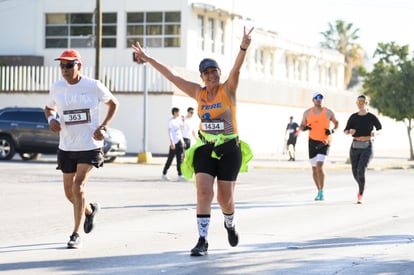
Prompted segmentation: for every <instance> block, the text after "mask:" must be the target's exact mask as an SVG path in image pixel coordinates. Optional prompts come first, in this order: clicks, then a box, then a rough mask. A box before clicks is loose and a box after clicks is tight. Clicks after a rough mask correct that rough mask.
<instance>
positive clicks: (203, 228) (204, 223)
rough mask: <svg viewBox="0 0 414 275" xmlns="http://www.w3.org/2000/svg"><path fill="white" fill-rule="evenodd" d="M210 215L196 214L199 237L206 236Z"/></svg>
mask: <svg viewBox="0 0 414 275" xmlns="http://www.w3.org/2000/svg"><path fill="white" fill-rule="evenodd" d="M209 225H210V215H197V227H198V234H199V235H200V237H203V238H205V239H206V238H207V234H208V227H209Z"/></svg>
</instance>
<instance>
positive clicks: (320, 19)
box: [235, 0, 414, 57]
mask: <svg viewBox="0 0 414 275" xmlns="http://www.w3.org/2000/svg"><path fill="white" fill-rule="evenodd" d="M235 3H236V5H240V8H241V9H244V8H246V9H247V10H248V11H249V12H250V13H252V17H254V18H255V21H256V22H257V25H259V26H262V27H264V28H265V29H268V30H273V31H276V32H277V33H278V34H279V36H280V37H283V38H286V39H289V40H293V41H297V42H300V43H303V44H305V45H309V46H319V43H320V41H322V40H323V37H322V35H321V34H320V32H324V31H326V30H328V23H334V22H335V21H336V20H338V19H341V20H344V21H345V22H347V23H352V24H353V26H354V28H358V29H359V32H358V34H359V37H360V39H359V40H357V42H358V43H359V44H360V45H361V46H362V47H363V48H364V49H365V50H366V52H367V54H368V56H369V57H372V55H373V53H374V51H375V49H376V47H377V44H378V42H386V43H388V42H391V41H394V42H396V43H397V44H398V45H400V46H402V45H407V44H408V45H409V48H410V52H413V51H414V32H413V31H412V28H413V27H414V1H412V0H254V1H250V0H249V1H248V0H235ZM253 39H254V38H253Z"/></svg>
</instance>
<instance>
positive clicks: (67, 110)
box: [47, 76, 112, 151]
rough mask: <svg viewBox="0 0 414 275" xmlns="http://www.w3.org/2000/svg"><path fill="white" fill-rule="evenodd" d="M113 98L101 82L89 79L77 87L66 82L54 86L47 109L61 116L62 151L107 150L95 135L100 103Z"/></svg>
mask: <svg viewBox="0 0 414 275" xmlns="http://www.w3.org/2000/svg"><path fill="white" fill-rule="evenodd" d="M111 96H112V94H111V92H110V91H109V90H108V88H106V87H105V86H104V85H103V84H102V83H101V82H100V81H98V80H95V79H91V78H88V77H85V76H82V78H81V80H80V81H79V82H78V83H76V84H74V85H70V84H68V83H67V82H66V81H65V80H59V81H56V82H55V83H54V84H53V85H52V87H51V88H50V92H49V99H48V101H47V106H48V107H49V108H56V109H57V113H58V116H59V119H58V120H59V121H60V127H61V128H62V130H61V131H60V138H59V149H61V150H64V151H87V150H93V149H97V148H101V147H103V140H95V139H94V138H93V132H94V131H95V130H96V129H97V128H98V127H99V103H100V102H105V103H106V102H108V101H109V100H110V99H111Z"/></svg>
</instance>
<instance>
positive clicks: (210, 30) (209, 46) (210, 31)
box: [206, 18, 214, 52]
mask: <svg viewBox="0 0 414 275" xmlns="http://www.w3.org/2000/svg"><path fill="white" fill-rule="evenodd" d="M206 36H207V37H206V50H207V51H210V52H214V19H213V18H209V19H207V28H206Z"/></svg>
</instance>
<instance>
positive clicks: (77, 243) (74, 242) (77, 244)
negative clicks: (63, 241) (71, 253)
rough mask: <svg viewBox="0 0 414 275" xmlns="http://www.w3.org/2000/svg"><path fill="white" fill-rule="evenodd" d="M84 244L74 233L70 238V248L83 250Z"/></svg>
mask: <svg viewBox="0 0 414 275" xmlns="http://www.w3.org/2000/svg"><path fill="white" fill-rule="evenodd" d="M81 247H82V243H81V239H80V237H79V234H78V233H75V232H74V233H72V235H70V237H69V242H68V248H81Z"/></svg>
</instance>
